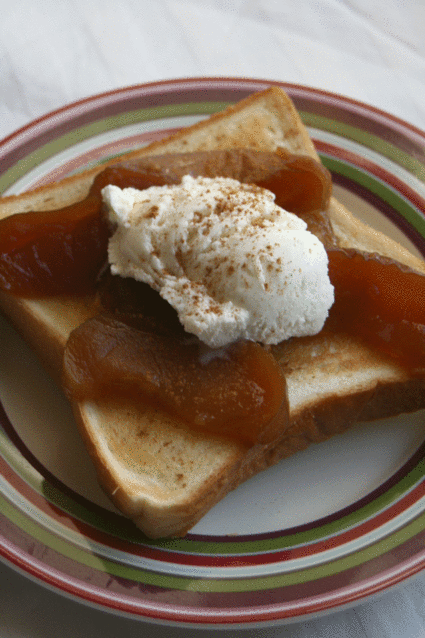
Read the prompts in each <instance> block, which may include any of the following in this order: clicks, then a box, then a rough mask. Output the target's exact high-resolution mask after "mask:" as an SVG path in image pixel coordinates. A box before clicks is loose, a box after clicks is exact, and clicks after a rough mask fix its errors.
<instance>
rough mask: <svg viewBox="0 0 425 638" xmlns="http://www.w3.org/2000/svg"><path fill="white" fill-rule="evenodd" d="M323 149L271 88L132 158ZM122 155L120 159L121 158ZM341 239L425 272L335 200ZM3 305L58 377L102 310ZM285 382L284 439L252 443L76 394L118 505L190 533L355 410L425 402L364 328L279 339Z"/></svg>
mask: <svg viewBox="0 0 425 638" xmlns="http://www.w3.org/2000/svg"><path fill="white" fill-rule="evenodd" d="M278 146H284V147H285V148H287V149H288V150H290V151H292V152H295V153H300V154H308V155H310V156H312V157H314V158H315V159H317V157H318V156H317V153H316V151H315V149H314V146H313V144H312V142H311V140H310V138H309V136H308V133H307V131H306V129H305V127H304V126H303V124H302V122H301V120H300V118H299V115H298V114H297V112H296V110H295V108H294V106H293V104H292V102H291V101H290V99H289V98H288V96H287V95H286V94H285V93H284V92H283V91H282V90H281V89H279V88H270V89H268V90H266V91H263V92H261V93H258V94H254V95H253V96H250V97H249V98H247V99H245V100H243V101H241V102H240V103H238V104H237V105H235V106H232V107H230V108H228V109H226V110H225V111H223V112H221V113H219V114H217V115H214V116H213V117H211V118H210V119H208V120H206V121H203V122H201V123H199V124H196V125H194V126H192V127H190V128H188V129H185V130H182V131H180V132H178V133H177V134H175V135H173V136H171V137H169V138H167V139H165V140H161V141H159V142H156V143H154V144H152V145H150V146H148V147H146V148H144V149H141V150H138V151H135V152H133V153H130V154H127V155H126V156H125V157H126V158H131V157H139V156H142V155H146V154H160V153H166V152H179V151H181V152H187V151H196V150H210V149H223V148H236V147H246V148H255V149H261V150H274V149H276V148H277V147H278ZM116 161H117V160H116V159H115V160H114V163H116ZM101 169H102V167H97V168H95V169H91V170H90V171H87V172H86V173H83V174H79V175H76V176H73V177H70V178H68V179H65V180H63V181H62V182H59V183H57V184H53V185H47V186H44V187H42V188H40V189H37V190H36V191H32V192H29V193H25V194H23V195H20V196H13V197H8V198H4V199H3V200H2V201H1V202H0V218H1V217H5V216H7V215H11V214H14V213H18V212H22V211H26V210H43V209H55V208H59V207H62V206H65V205H68V204H72V203H73V202H75V201H78V200H80V199H82V198H83V197H85V195H86V194H87V192H88V190H89V188H90V185H91V183H92V181H93V179H94V177H95V175H96V174H97V173H98V172H99V171H100V170H101ZM329 214H330V218H331V223H332V226H333V229H334V232H335V235H336V237H337V240H338V242H339V243H340V245H341V246H346V247H354V248H356V247H357V248H360V249H363V250H367V251H370V252H378V253H380V254H382V255H386V256H389V257H392V258H393V259H396V260H397V261H400V262H402V263H405V264H407V265H409V266H411V267H412V268H414V269H416V270H418V271H419V272H422V273H425V264H424V263H423V262H422V261H421V260H420V259H418V258H416V257H414V256H413V255H411V254H410V253H409V252H408V251H407V250H405V249H404V248H402V247H401V246H400V245H399V244H397V243H395V242H393V241H392V240H391V239H389V238H387V237H386V236H384V235H382V234H381V233H379V232H377V231H374V230H373V229H371V228H370V227H368V226H366V225H365V224H362V223H361V222H359V221H358V220H356V219H355V217H354V216H353V215H352V214H351V213H350V212H349V211H347V210H346V209H345V208H344V207H343V206H342V205H341V204H340V203H339V202H337V201H336V200H335V199H334V198H332V200H331V205H330V210H329ZM0 307H1V308H2V309H3V311H4V313H5V314H6V316H8V317H9V318H10V320H11V321H12V323H13V324H14V325H15V326H16V327H17V328H18V329H19V330H20V332H21V334H22V335H23V337H24V338H25V339H26V340H27V341H28V342H29V344H30V345H31V346H32V347H33V348H34V349H35V350H36V351H37V352H38V354H39V356H40V358H41V360H42V361H43V362H44V364H45V365H46V367H47V368H48V370H49V371H50V372H51V373H52V375H53V376H54V377H55V378H56V379H59V378H60V373H61V366H62V353H63V350H64V347H65V344H66V341H67V338H68V336H69V334H70V332H71V331H72V330H73V329H74V328H75V327H76V326H78V325H79V324H80V323H81V322H82V321H84V320H85V319H86V318H88V317H90V316H91V315H92V314H94V313H95V311H96V309H95V308H94V307H93V304H92V301H91V300H90V299H89V300H87V301H84V300H83V301H81V300H80V301H78V302H77V301H76V300H75V299H70V298H53V299H45V300H28V299H18V298H16V297H13V296H11V295H8V294H6V293H0ZM274 353H275V356H276V357H277V359H278V360H279V362H280V363H281V366H282V368H283V370H284V372H285V376H286V379H287V384H288V394H289V407H290V418H291V424H290V427H289V428H288V429H287V431H286V432H285V433H284V435H283V437H282V439H281V441H280V442H279V444H278V445H276V446H272V447H270V446H269V447H267V446H260V445H258V446H254V447H252V448H250V449H248V450H247V449H246V448H245V447H243V446H242V445H239V444H238V443H236V442H234V443H233V442H230V441H225V440H223V439H221V438H219V437H214V436H209V435H205V434H199V433H196V432H190V431H189V430H188V429H187V428H186V427H184V426H183V424H181V423H179V422H178V421H176V420H175V419H173V418H172V417H170V416H169V415H168V414H166V413H165V412H162V411H160V410H158V409H154V408H152V407H151V406H149V405H145V406H138V407H137V408H135V407H134V406H131V407H129V406H126V407H122V405H119V404H118V403H116V402H115V401H114V400H113V399H111V398H108V399H105V400H103V401H101V402H100V401H99V402H96V403H94V402H84V403H74V405H73V409H74V413H75V417H76V421H77V423H78V425H79V428H80V431H81V434H82V437H83V439H84V441H85V443H86V445H87V448H88V450H89V452H90V454H91V456H92V459H93V462H94V464H95V466H96V468H97V471H98V476H99V481H100V483H101V485H102V486H103V488H104V489H105V491H106V493H107V494H108V495H109V496H110V498H111V499H112V501H113V502H114V503H115V504H116V505H117V507H118V508H119V509H120V510H122V512H124V513H125V514H126V515H127V516H129V517H130V518H132V519H133V520H134V522H135V523H136V525H138V526H139V527H140V529H142V530H143V531H144V532H145V533H146V534H147V535H148V536H150V537H153V538H158V537H165V536H181V535H184V534H185V533H186V532H187V530H189V529H190V528H191V527H192V526H193V525H194V524H195V523H196V522H197V521H198V520H199V519H200V518H201V517H202V516H203V515H204V514H205V513H206V512H207V511H208V510H209V509H210V508H211V507H212V506H213V505H214V504H215V503H217V502H218V501H219V500H220V499H221V498H222V497H223V496H224V495H225V494H226V493H227V492H229V491H230V490H232V489H234V488H235V487H236V486H237V485H239V484H240V483H241V482H242V481H244V480H245V479H247V478H249V477H250V476H252V475H254V474H256V473H257V472H259V471H260V470H262V469H265V468H266V467H268V466H270V465H271V464H273V463H275V462H277V461H278V460H279V459H281V458H284V457H286V456H289V455H291V454H293V453H294V452H296V451H298V450H301V449H303V448H305V447H306V446H308V445H309V444H310V443H312V442H316V441H322V440H324V439H326V438H328V437H330V436H332V435H334V434H336V433H338V432H341V431H343V430H345V429H346V428H348V427H349V426H350V425H351V424H353V423H354V422H357V421H358V420H367V419H374V418H379V417H384V416H390V415H395V414H399V413H401V412H407V411H413V410H417V409H421V408H423V407H425V391H424V390H425V381H424V380H423V379H418V378H412V377H411V376H410V375H409V374H408V372H407V371H406V370H405V369H404V368H402V367H401V366H399V365H398V364H396V363H394V362H393V361H391V360H389V359H388V358H387V357H385V356H380V355H379V354H377V353H376V351H374V350H371V349H370V348H368V347H367V346H365V345H364V344H363V343H362V342H360V341H359V340H358V339H356V338H355V337H347V336H342V335H330V334H327V333H326V331H322V332H321V333H320V334H318V335H316V336H315V337H311V338H304V339H293V340H291V341H289V342H285V343H282V344H279V345H278V346H275V347H274Z"/></svg>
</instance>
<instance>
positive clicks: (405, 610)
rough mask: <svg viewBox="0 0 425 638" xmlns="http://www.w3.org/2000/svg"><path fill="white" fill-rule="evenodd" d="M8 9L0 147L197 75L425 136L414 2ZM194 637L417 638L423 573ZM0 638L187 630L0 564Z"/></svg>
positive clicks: (131, 3) (156, 636)
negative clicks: (58, 112) (256, 623)
mask: <svg viewBox="0 0 425 638" xmlns="http://www.w3.org/2000/svg"><path fill="white" fill-rule="evenodd" d="M0 9H1V20H0V138H3V137H6V136H7V135H9V134H10V133H12V132H13V131H14V130H16V129H17V128H18V127H21V126H24V125H25V124H27V123H28V122H30V121H31V120H33V119H34V118H37V117H39V116H41V115H44V114H45V113H47V112H49V111H51V110H53V109H56V108H60V107H62V106H63V105H65V104H67V103H69V102H72V101H75V100H78V99H81V98H84V97H87V96H90V95H93V94H95V93H99V92H103V91H109V90H113V89H116V88H119V87H122V86H126V85H131V84H140V83H144V82H151V81H158V80H163V79H170V78H181V77H189V76H239V77H252V78H263V79H270V80H282V81H285V82H294V83H298V84H304V85H307V86H312V87H317V88H321V89H324V90H327V91H332V92H336V93H340V94H343V95H345V96H348V97H351V98H354V99H356V100H361V101H364V102H367V103H368V104H371V105H373V106H375V107H377V108H381V109H384V110H386V111H388V112H390V113H392V114H393V115H395V116H398V117H400V118H402V119H404V120H406V121H408V122H409V123H411V124H413V125H414V126H416V127H419V128H421V129H425V39H424V37H423V27H424V25H425V3H423V2H418V0H374V2H370V0H323V1H322V2H318V1H317V0H282V1H281V0H233V2H229V1H226V0H155V1H152V0H120V2H118V3H117V2H112V0H60V2H59V1H58V0H37V1H36V2H35V1H34V0H14V2H10V0H8V1H7V2H6V0H0ZM148 632H149V633H148ZM189 632H190V630H189ZM190 634H192V635H196V636H199V637H200V638H207V637H209V636H218V635H223V634H225V635H233V634H235V635H238V636H241V637H244V638H245V637H248V636H249V637H250V638H253V637H254V638H255V637H258V638H260V637H261V638H269V637H273V638H286V637H291V638H319V637H320V638H321V637H323V638H325V637H326V638H334V637H338V638H380V637H385V638H419V637H420V636H424V635H425V575H420V576H417V577H415V578H414V579H412V580H411V581H409V582H406V583H403V584H401V585H399V586H397V588H396V589H394V590H393V591H388V592H386V593H384V594H383V595H381V596H380V597H379V598H377V599H376V600H370V601H367V602H363V603H362V604H360V605H357V606H356V607H354V608H352V609H348V610H344V611H338V612H336V613H333V614H329V615H326V616H324V617H321V618H319V619H313V620H309V621H307V622H301V623H294V624H292V625H290V626H281V627H274V628H269V629H257V630H253V629H250V630H242V631H240V632H233V631H229V630H226V631H223V632H217V631H214V630H199V631H197V632H196V633H195V632H194V631H193V632H190ZM0 635H1V636H2V638H17V637H18V636H19V637H23V636H25V637H26V638H36V637H37V638H47V637H50V636H61V638H68V637H69V638H71V637H72V638H83V637H84V638H86V637H87V636H90V637H91V638H97V637H99V638H100V637H102V638H115V637H116V636H119V635H123V636H126V638H135V637H136V636H142V635H150V636H151V637H152V638H163V637H164V638H165V636H174V637H176V638H180V637H182V638H183V637H184V636H187V635H188V630H186V629H183V628H171V629H170V628H168V627H161V626H156V625H155V626H151V625H147V624H146V623H144V622H143V621H134V620H130V619H126V618H120V617H118V616H113V615H110V614H107V613H104V612H102V611H99V610H96V609H92V608H90V607H88V606H85V605H81V604H80V603H78V602H76V601H74V600H71V599H68V598H65V597H62V596H60V595H58V594H57V593H54V592H52V591H49V590H48V589H46V588H44V587H42V586H41V585H39V584H38V583H35V582H32V581H31V580H29V579H28V578H27V577H25V576H23V575H21V574H20V573H18V572H15V571H14V570H13V569H12V568H11V567H9V566H8V565H3V564H0Z"/></svg>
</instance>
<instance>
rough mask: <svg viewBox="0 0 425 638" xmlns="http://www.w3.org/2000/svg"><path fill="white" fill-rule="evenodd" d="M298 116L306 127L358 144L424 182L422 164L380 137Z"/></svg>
mask: <svg viewBox="0 0 425 638" xmlns="http://www.w3.org/2000/svg"><path fill="white" fill-rule="evenodd" d="M300 115H301V119H302V120H303V122H304V124H305V125H306V126H310V127H313V128H318V129H320V130H324V131H328V132H329V133H335V134H336V135H339V136H341V137H345V138H347V139H349V140H352V141H354V142H358V143H359V144H361V145H362V146H366V147H367V148H370V149H372V150H373V151H376V152H377V153H379V154H380V155H383V156H384V157H387V158H388V159H390V160H392V161H393V162H395V163H396V164H398V165H399V166H402V167H403V168H405V169H406V170H408V171H409V172H410V173H412V174H413V175H415V176H416V177H417V178H418V179H420V180H421V181H422V182H425V165H424V163H423V162H421V161H419V160H418V159H416V158H415V157H412V155H409V154H408V153H405V152H404V151H402V150H401V149H400V148H398V147H397V146H395V145H394V144H391V143H390V142H387V141H386V140H384V139H382V138H381V137H378V136H377V135H372V134H371V133H369V132H368V131H364V130H362V129H359V128H356V127H354V126H351V125H349V124H344V123H342V122H339V121H337V120H331V119H329V118H327V117H323V116H321V115H316V114H314V113H307V112H305V111H303V112H301V113H300Z"/></svg>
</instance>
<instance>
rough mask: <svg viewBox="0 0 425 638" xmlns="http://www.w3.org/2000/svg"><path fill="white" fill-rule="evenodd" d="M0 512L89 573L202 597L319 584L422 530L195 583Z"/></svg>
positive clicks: (419, 525)
mask: <svg viewBox="0 0 425 638" xmlns="http://www.w3.org/2000/svg"><path fill="white" fill-rule="evenodd" d="M0 512H1V513H3V514H4V515H5V516H7V518H8V519H10V520H11V521H12V522H13V523H14V524H15V525H17V526H18V527H19V528H20V529H22V530H23V531H25V532H26V533H27V534H29V535H30V536H31V537H32V538H34V539H36V540H38V541H39V542H41V543H43V544H44V545H45V546H47V547H50V548H52V549H53V550H54V551H56V552H58V553H59V554H61V555H62V556H66V557H67V558H69V559H71V560H73V561H75V562H77V563H79V564H82V565H85V566H87V567H89V568H91V569H95V570H97V571H100V572H101V573H106V574H109V575H112V576H119V577H121V578H126V579H128V580H131V581H133V582H138V583H143V584H146V585H154V586H157V587H160V588H165V589H174V590H180V591H196V592H204V593H226V592H248V591H261V590H267V589H277V588H281V587H287V586H289V585H297V584H302V583H307V582H311V581H314V580H319V579H321V578H326V577H327V576H334V575H335V574H338V573H340V572H343V571H346V570H347V569H351V568H353V567H356V566H359V565H362V564H364V563H366V562H368V561H370V560H372V559H374V558H377V557H379V556H382V555H383V554H385V553H387V552H389V551H391V550H393V549H394V548H395V547H398V546H399V545H401V544H403V543H405V542H407V541H408V540H410V539H411V538H413V537H414V536H416V535H417V534H419V533H421V532H423V530H424V527H425V513H424V514H422V515H421V516H419V517H418V518H416V519H415V520H414V521H412V522H411V523H409V524H408V525H406V526H405V527H403V528H402V529H400V530H397V531H396V532H394V533H393V534H392V535H390V536H388V537H386V538H384V539H382V540H380V541H378V542H377V543H374V544H373V545H370V546H369V547H366V548H364V549H362V550H360V551H358V552H355V553H353V554H350V555H348V556H344V557H343V558H340V559H337V560H335V561H330V562H327V563H323V564H321V565H318V566H315V567H312V568H310V569H302V570H299V571H294V572H289V573H285V574H273V575H270V576H260V577H256V578H242V579H214V578H211V579H205V578H202V579H198V578H192V577H189V578H186V577H180V576H169V575H167V574H164V573H155V572H152V571H148V570H146V569H144V568H143V566H142V565H141V566H140V567H131V566H128V565H123V564H121V563H118V562H114V561H109V560H105V559H103V558H99V557H98V556H96V555H94V554H92V553H90V552H89V551H84V550H81V549H80V548H78V547H75V546H73V545H72V544H70V543H67V542H65V541H64V540H63V539H61V538H60V537H58V536H55V535H53V534H52V533H51V532H49V531H48V530H46V529H45V528H43V527H41V526H39V525H38V524H36V523H35V522H34V521H33V520H32V519H31V518H29V517H28V516H26V515H25V514H24V513H23V512H20V511H18V510H17V509H16V508H15V507H14V506H13V505H11V504H10V503H9V502H8V501H7V500H6V499H4V498H3V497H2V496H1V495H0Z"/></svg>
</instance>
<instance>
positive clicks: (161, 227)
mask: <svg viewBox="0 0 425 638" xmlns="http://www.w3.org/2000/svg"><path fill="white" fill-rule="evenodd" d="M102 196H103V199H104V202H105V204H106V206H107V209H108V211H109V218H110V220H111V222H112V223H113V224H114V227H115V231H114V233H113V235H112V237H111V239H110V241H109V248H108V257H109V262H110V265H111V271H112V273H113V274H118V275H121V276H123V277H134V278H135V279H137V280H139V281H143V282H145V283H148V284H149V285H150V286H152V287H153V288H154V289H155V290H157V291H158V292H159V293H160V295H161V296H162V297H163V298H164V299H166V300H167V301H168V302H169V303H170V304H171V305H172V306H173V307H174V308H175V309H176V311H177V313H178V316H179V319H180V321H181V323H182V324H183V326H184V328H185V330H186V331H187V332H189V333H193V334H195V335H197V336H198V337H199V338H200V339H201V340H202V341H204V342H205V343H206V344H207V345H209V346H211V347H220V346H224V345H226V344H228V343H231V342H233V341H236V340H238V339H249V340H253V341H259V342H261V343H264V344H276V343H279V342H281V341H283V340H285V339H288V338H290V337H294V336H295V337H300V336H306V335H312V334H316V333H317V332H319V331H320V330H321V328H322V327H323V324H324V322H325V320H326V317H327V315H328V311H329V308H330V307H331V305H332V303H333V300H334V293H333V287H332V285H331V283H330V280H329V276H328V257H327V253H326V250H325V248H324V246H323V244H322V243H321V242H320V241H319V239H317V237H316V236H315V235H313V234H312V233H311V232H309V231H308V230H307V225H306V223H305V222H304V221H303V220H301V219H300V218H299V217H297V216H296V215H294V214H292V213H290V212H288V211H285V210H284V209H282V208H280V207H279V206H277V205H276V204H275V201H274V199H275V198H274V195H273V193H271V192H270V191H268V190H266V189H263V188H259V187H257V186H254V185H251V184H241V183H240V182H238V181H237V180H234V179H230V178H221V177H217V178H213V179H212V178H205V177H198V178H193V177H191V176H190V175H186V176H185V177H184V178H183V180H182V182H181V184H179V185H173V186H153V187H151V188H148V189H146V190H143V191H139V190H137V189H134V188H125V189H120V188H118V187H117V186H112V185H109V186H106V187H105V188H104V189H103V190H102Z"/></svg>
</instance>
